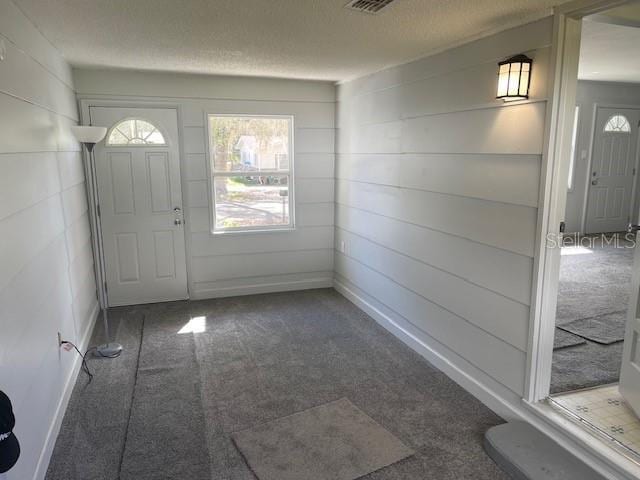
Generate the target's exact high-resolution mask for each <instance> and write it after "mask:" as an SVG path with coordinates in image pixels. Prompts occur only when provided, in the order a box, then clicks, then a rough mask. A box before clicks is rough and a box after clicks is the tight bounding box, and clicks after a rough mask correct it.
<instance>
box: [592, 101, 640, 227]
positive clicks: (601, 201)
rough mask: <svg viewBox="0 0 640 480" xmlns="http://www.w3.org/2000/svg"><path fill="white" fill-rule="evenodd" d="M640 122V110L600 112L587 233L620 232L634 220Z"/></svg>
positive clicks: (594, 145) (593, 156) (595, 139)
mask: <svg viewBox="0 0 640 480" xmlns="http://www.w3.org/2000/svg"><path fill="white" fill-rule="evenodd" d="M638 122H640V110H635V109H630V108H598V110H597V113H596V124H595V132H594V137H593V154H592V160H591V172H590V177H589V196H588V199H587V218H586V225H585V233H603V232H621V231H624V230H625V229H626V227H627V224H628V223H629V221H630V220H631V218H632V217H631V216H630V215H631V212H632V208H633V203H634V201H633V198H632V197H633V179H634V169H635V163H636V152H637V145H638ZM633 217H635V214H634V215H633Z"/></svg>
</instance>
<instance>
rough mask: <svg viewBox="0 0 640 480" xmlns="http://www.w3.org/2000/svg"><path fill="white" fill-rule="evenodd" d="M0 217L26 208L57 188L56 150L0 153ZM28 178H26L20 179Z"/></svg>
mask: <svg viewBox="0 0 640 480" xmlns="http://www.w3.org/2000/svg"><path fill="white" fill-rule="evenodd" d="M0 169H1V170H2V175H1V176H0V219H3V218H5V217H7V216H9V215H11V214H14V213H16V212H18V211H20V210H23V209H25V208H28V207H30V206H32V205H34V204H36V203H38V202H40V201H42V200H44V199H45V198H48V197H50V196H51V195H53V194H55V193H58V191H59V190H60V180H59V178H58V167H57V165H56V154H55V153H54V152H41V153H29V154H0ZM24 178H29V180H30V181H29V182H28V183H27V182H24V181H23V179H24Z"/></svg>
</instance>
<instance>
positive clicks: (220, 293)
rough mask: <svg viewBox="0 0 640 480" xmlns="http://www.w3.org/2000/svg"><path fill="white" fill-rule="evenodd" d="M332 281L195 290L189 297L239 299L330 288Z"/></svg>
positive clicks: (314, 280)
mask: <svg viewBox="0 0 640 480" xmlns="http://www.w3.org/2000/svg"><path fill="white" fill-rule="evenodd" d="M332 286H333V279H332V278H328V277H321V278H310V279H305V280H294V281H287V282H273V283H257V284H249V285H242V286H232V287H223V288H210V289H206V288H203V289H197V290H195V292H193V293H192V295H191V300H204V299H207V298H223V297H239V296H243V295H256V294H260V293H277V292H290V291H293V290H310V289H313V288H330V287H332Z"/></svg>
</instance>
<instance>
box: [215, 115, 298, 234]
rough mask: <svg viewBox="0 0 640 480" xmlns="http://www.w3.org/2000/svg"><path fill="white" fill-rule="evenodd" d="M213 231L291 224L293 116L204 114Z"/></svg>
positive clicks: (280, 226) (292, 205) (267, 228)
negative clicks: (208, 150) (206, 127)
mask: <svg viewBox="0 0 640 480" xmlns="http://www.w3.org/2000/svg"><path fill="white" fill-rule="evenodd" d="M209 149H210V164H211V173H212V180H211V186H212V195H211V197H212V199H213V206H212V207H213V208H212V213H213V232H214V233H222V232H229V231H255V230H287V229H291V228H293V226H294V212H293V208H294V202H293V117H291V116H284V115H269V116H245V115H215V114H212V115H209Z"/></svg>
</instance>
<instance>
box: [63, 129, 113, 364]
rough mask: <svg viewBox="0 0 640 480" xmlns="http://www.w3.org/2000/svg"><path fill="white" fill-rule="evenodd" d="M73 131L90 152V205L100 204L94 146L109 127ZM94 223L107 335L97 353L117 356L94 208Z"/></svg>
mask: <svg viewBox="0 0 640 480" xmlns="http://www.w3.org/2000/svg"><path fill="white" fill-rule="evenodd" d="M71 131H72V132H73V135H74V136H75V137H76V139H77V140H78V141H79V142H80V143H82V144H83V145H84V146H85V148H86V149H87V152H88V154H89V155H88V168H87V172H88V173H89V175H88V181H89V182H90V187H91V188H87V196H88V197H89V196H90V197H91V198H92V200H93V201H90V202H89V205H90V206H91V205H98V182H97V179H96V165H95V163H96V160H95V155H94V154H93V147H95V145H96V143H98V142H100V141H102V139H103V138H104V137H105V135H106V134H107V129H106V128H104V127H91V126H84V125H78V126H73V127H71ZM90 211H91V216H92V223H93V232H94V235H95V243H94V245H95V247H96V248H95V250H94V265H95V268H94V270H95V275H96V288H97V290H98V301H99V302H100V308H101V309H102V318H103V320H104V334H105V337H106V343H104V344H102V345H99V346H98V347H96V354H97V355H98V356H100V357H107V358H115V357H117V356H119V355H120V354H121V353H122V345H120V344H119V343H115V342H112V341H111V335H110V334H109V312H108V310H109V307H108V305H109V303H108V302H107V286H106V283H105V281H104V280H103V279H104V278H105V275H106V269H105V265H104V245H103V243H102V229H101V227H100V221H99V219H98V218H97V215H96V214H95V212H94V211H92V209H90Z"/></svg>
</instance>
